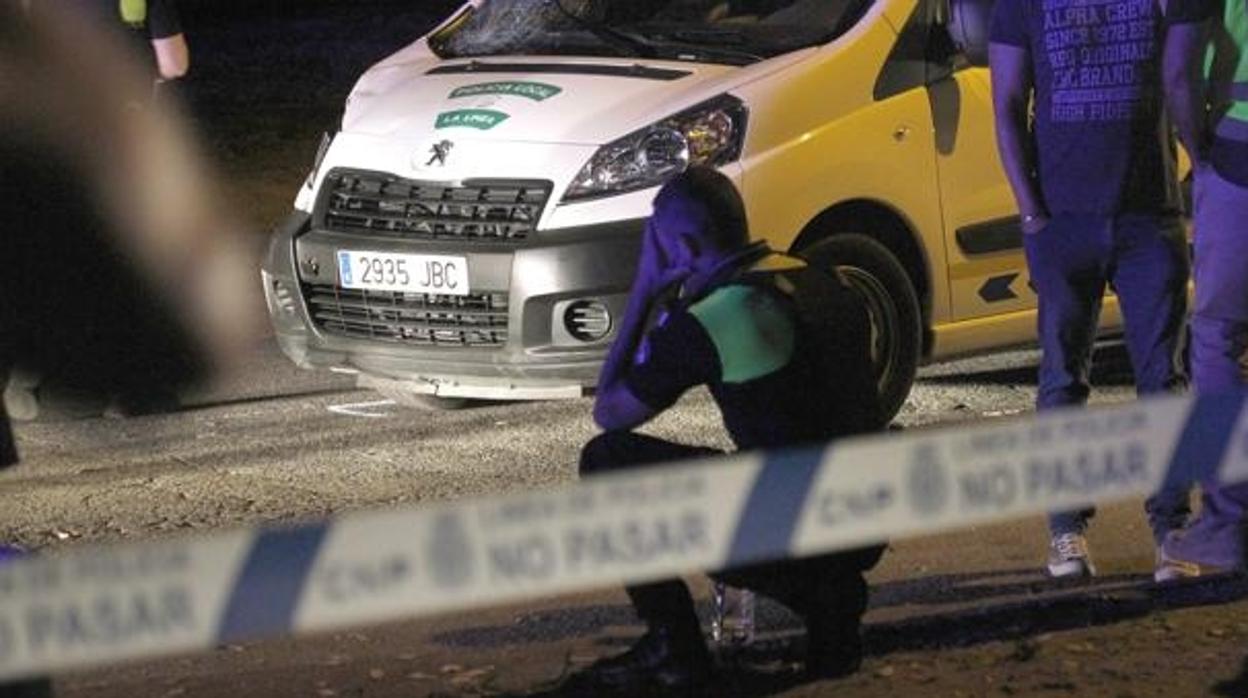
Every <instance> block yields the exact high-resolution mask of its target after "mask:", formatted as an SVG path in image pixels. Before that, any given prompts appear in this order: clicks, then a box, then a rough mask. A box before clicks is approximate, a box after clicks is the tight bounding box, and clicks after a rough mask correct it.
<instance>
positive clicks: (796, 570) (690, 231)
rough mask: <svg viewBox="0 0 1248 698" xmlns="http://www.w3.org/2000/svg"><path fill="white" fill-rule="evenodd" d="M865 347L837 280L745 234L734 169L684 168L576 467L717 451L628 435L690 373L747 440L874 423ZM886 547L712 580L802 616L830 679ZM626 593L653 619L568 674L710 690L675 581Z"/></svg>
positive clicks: (611, 685) (669, 195) (783, 443)
mask: <svg viewBox="0 0 1248 698" xmlns="http://www.w3.org/2000/svg"><path fill="white" fill-rule="evenodd" d="M655 316H657V321H656V322H655V324H654V325H653V326H648V322H649V320H650V319H651V318H654V317H655ZM869 344H870V325H869V320H868V317H867V313H866V309H865V307H864V305H863V303H862V301H861V299H860V298H859V297H858V296H857V295H856V294H855V293H854V292H853V291H852V290H850V289H849V288H848V287H847V286H846V285H845V283H844V281H843V280H841V279H840V278H839V277H838V276H834V275H832V274H828V273H824V272H822V271H819V270H816V269H814V268H811V267H809V266H807V265H806V264H805V263H804V262H802V261H801V260H798V259H796V258H793V257H788V256H784V255H778V254H775V253H773V252H771V251H770V250H769V249H767V247H766V246H765V245H764V244H762V243H755V244H750V243H749V241H748V232H747V228H746V218H745V209H744V206H743V204H742V202H741V197H740V195H739V194H738V193H737V191H736V188H735V187H734V186H733V184H732V182H731V180H729V179H728V178H727V177H725V176H724V175H722V174H720V173H719V172H717V171H715V170H713V169H709V168H697V167H695V168H691V169H689V170H687V171H686V172H684V173H682V174H680V175H678V176H677V177H676V178H674V179H673V180H672V181H670V182H669V183H668V184H666V185H665V186H664V187H663V188H662V189H661V190H660V191H659V194H658V196H656V197H655V201H654V214H653V216H652V217H651V218H650V221H649V223H648V225H647V227H646V232H645V236H644V239H643V243H642V251H641V257H640V260H639V261H638V271H637V277H636V280H635V282H634V285H633V289H632V293H631V295H630V298H629V304H628V309H627V311H626V313H625V317H624V319H623V321H622V323H621V328H620V330H619V333H618V336H617V339H616V340H615V343H614V344H613V345H612V347H611V351H610V353H609V354H608V356H607V360H606V363H605V364H604V366H603V369H602V374H601V376H600V378H599V382H598V396H597V398H596V400H595V403H594V420H595V421H596V422H597V423H598V425H599V426H601V427H602V428H603V430H604V431H605V433H604V434H602V435H600V436H598V437H597V438H595V439H594V440H593V441H591V442H590V443H589V444H588V445H586V447H585V449H584V451H582V455H581V472H582V473H583V474H585V475H588V476H592V475H595V474H597V473H602V472H609V471H613V470H618V469H620V468H626V467H638V466H645V465H653V464H658V463H664V462H669V461H676V460H687V459H691V458H698V457H705V456H708V455H715V454H718V453H719V452H718V451H716V450H715V449H711V448H705V447H701V446H693V445H685V444H679V443H673V442H670V441H664V440H661V439H657V438H654V437H650V436H645V435H642V434H637V433H634V432H633V429H635V428H637V427H639V426H641V425H642V424H643V423H645V422H647V421H649V420H650V419H651V418H653V417H654V416H656V415H658V414H659V413H661V412H663V411H664V410H666V409H668V408H669V407H671V406H672V405H673V404H674V403H675V402H676V400H677V399H678V398H679V397H680V396H681V395H682V394H683V393H684V392H685V391H686V390H688V389H689V388H692V387H695V386H699V385H706V386H708V387H709V388H710V391H711V395H712V396H713V397H714V399H715V403H716V405H717V406H718V407H719V410H720V412H721V413H722V415H723V419H724V426H725V428H726V429H727V431H728V434H729V436H730V437H731V438H732V441H733V443H734V444H735V445H736V446H737V447H738V448H739V449H741V450H750V449H779V448H787V447H794V446H799V445H803V444H818V443H823V442H826V441H827V440H829V439H832V438H836V437H838V436H843V435H847V434H856V433H862V432H866V431H873V430H878V429H880V428H881V427H882V426H883V425H882V420H881V419H880V408H879V396H878V394H877V391H876V387H875V382H874V371H873V369H872V364H871V359H870V351H869ZM708 467H713V466H708ZM797 474H799V473H795V475H797ZM882 553H883V548H882V547H880V546H875V547H869V548H864V549H860V550H853V551H848V552H844V553H837V554H832V555H825V556H820V557H815V558H810V559H804V560H792V561H784V562H775V563H765V564H754V565H750V566H748V567H745V568H741V569H734V570H731V571H728V572H725V573H723V574H720V575H716V577H717V578H718V579H720V580H722V581H723V582H724V583H726V584H729V585H731V586H734V587H742V588H747V589H753V590H755V591H757V592H760V593H762V594H765V595H767V596H771V597H773V598H775V599H777V600H778V601H780V602H781V603H784V604H785V605H787V606H789V607H790V608H792V609H793V610H794V611H796V612H797V613H798V614H799V615H801V616H802V617H803V618H804V619H805V621H806V629H807V639H808V650H807V659H806V669H807V672H808V673H809V674H810V675H811V677H813V678H834V677H839V676H844V675H846V674H849V673H852V672H854V671H856V670H857V668H858V666H859V664H860V663H861V659H862V641H861V638H860V636H859V627H860V623H861V618H862V614H863V613H864V612H865V610H866V604H867V585H866V581H865V580H864V579H863V576H862V573H863V571H864V570H867V569H869V568H870V567H872V566H873V565H875V563H876V562H877V561H878V560H879V558H880V555H881V554H882ZM628 593H629V597H630V598H631V599H632V602H633V606H634V608H635V609H636V611H637V614H638V615H639V616H640V617H641V619H642V620H643V621H645V622H646V624H647V627H648V632H647V633H646V635H645V636H644V637H642V639H641V640H640V641H639V642H638V643H637V644H635V645H634V646H633V647H632V649H630V650H629V651H627V652H625V653H624V654H622V655H620V656H617V657H611V658H608V659H604V660H602V661H600V662H598V663H597V664H595V665H593V666H592V667H590V668H589V669H587V671H586V672H585V673H583V674H581V675H579V676H577V677H576V679H575V681H577V682H581V683H587V684H589V686H590V687H592V689H593V690H594V691H595V694H598V693H600V692H601V691H604V690H626V691H629V692H630V695H653V694H654V692H655V691H659V690H677V691H685V690H694V689H698V688H702V687H705V685H706V683H707V680H708V676H709V673H710V658H709V655H708V652H707V648H706V644H705V641H704V640H703V637H702V629H701V626H700V624H699V622H698V618H697V616H696V615H695V614H694V607H693V600H692V598H690V595H689V590H688V589H687V588H686V586H685V584H684V583H683V582H681V581H679V580H670V581H665V582H657V583H653V584H645V585H640V586H631V587H629V588H628Z"/></svg>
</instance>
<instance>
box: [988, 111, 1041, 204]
mask: <svg viewBox="0 0 1248 698" xmlns="http://www.w3.org/2000/svg"><path fill="white" fill-rule="evenodd" d="M1030 142H1031V133H1030V131H1028V129H1027V111H1026V105H1025V104H1019V105H1013V106H1011V107H1010V108H1009V109H1007V110H1004V111H1002V112H999V113H998V114H997V151H998V153H999V154H1000V156H1001V166H1002V167H1003V168H1004V169H1005V177H1006V179H1007V180H1008V181H1009V183H1010V189H1012V190H1013V191H1014V200H1015V201H1016V202H1017V203H1018V211H1019V213H1020V214H1022V215H1023V216H1037V215H1044V214H1045V213H1047V210H1046V208H1045V205H1044V197H1043V196H1042V195H1041V193H1040V187H1039V186H1038V183H1037V182H1036V177H1035V171H1036V166H1035V163H1034V162H1032V156H1031V153H1032V148H1030V147H1029V144H1030Z"/></svg>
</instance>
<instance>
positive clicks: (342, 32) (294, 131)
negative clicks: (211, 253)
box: [179, 0, 461, 232]
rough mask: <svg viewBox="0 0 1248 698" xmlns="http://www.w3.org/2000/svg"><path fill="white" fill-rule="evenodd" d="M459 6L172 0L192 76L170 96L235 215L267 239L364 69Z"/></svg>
mask: <svg viewBox="0 0 1248 698" xmlns="http://www.w3.org/2000/svg"><path fill="white" fill-rule="evenodd" d="M460 4H461V3H460V2H459V0H408V1H406V2H400V1H397V0H301V1H300V2H290V1H285V2H282V1H279V0H246V1H241V0H240V1H238V2H223V1H222V0H179V8H180V10H181V13H182V17H183V25H184V29H185V33H186V36H187V41H188V43H189V45H190V49H191V71H190V74H189V75H188V77H187V79H186V80H184V81H183V83H184V84H183V85H182V86H181V87H180V88H179V92H180V96H181V97H182V99H183V102H184V103H185V104H186V106H187V111H188V113H189V114H190V116H191V119H192V122H193V124H194V126H195V130H196V131H197V133H198V135H199V137H200V139H201V141H202V143H203V146H204V150H205V152H206V153H207V155H208V156H209V160H211V161H212V162H214V163H215V164H216V165H217V167H218V170H219V172H220V173H221V175H222V177H223V179H224V180H225V183H226V186H227V191H228V193H230V194H231V196H232V197H233V198H234V200H235V201H236V202H237V205H238V206H239V208H240V211H241V212H242V213H243V214H244V215H247V216H249V217H250V218H251V219H252V221H253V223H252V224H253V225H254V226H255V227H256V228H257V229H258V230H260V231H262V232H263V231H267V230H268V229H270V228H271V227H272V226H273V225H274V224H275V223H277V222H279V221H280V219H281V218H282V217H283V216H284V215H285V213H286V212H287V211H289V209H290V205H291V203H292V202H293V199H294V197H295V194H296V193H297V191H298V188H299V186H300V184H301V182H302V180H303V178H304V176H305V175H306V174H307V171H308V169H309V167H310V166H311V164H312V159H313V157H314V156H315V153H316V149H317V145H318V143H319V141H320V137H321V134H322V133H323V132H325V131H334V130H335V129H336V128H337V126H338V123H339V121H340V119H341V116H342V108H343V103H344V101H345V100H346V97H347V94H348V93H349V92H350V90H351V87H352V85H354V84H355V81H356V80H357V79H358V78H359V76H360V75H361V74H362V73H363V72H364V70H365V69H367V68H368V67H369V66H370V65H372V64H374V63H376V62H377V61H379V60H381V59H382V58H385V57H386V56H388V55H390V54H391V53H393V52H394V51H396V50H398V49H400V48H402V47H403V46H405V45H407V44H409V43H411V42H413V41H416V40H417V39H419V38H420V37H421V36H422V35H423V34H425V33H426V32H428V31H429V30H430V29H431V28H433V27H434V26H435V25H437V24H438V23H439V22H440V21H441V20H443V19H444V18H446V17H447V16H448V15H449V14H450V13H451V12H452V11H453V10H454V9H455V8H457V7H459V5H460Z"/></svg>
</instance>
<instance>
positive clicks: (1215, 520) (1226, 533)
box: [1167, 167, 1248, 567]
mask: <svg viewBox="0 0 1248 698" xmlns="http://www.w3.org/2000/svg"><path fill="white" fill-rule="evenodd" d="M1195 198H1196V221H1195V223H1196V240H1195V243H1196V244H1195V247H1196V258H1195V278H1196V301H1195V306H1196V307H1195V308H1194V309H1193V312H1192V384H1193V387H1194V388H1195V389H1196V392H1197V393H1199V394H1203V395H1211V394H1216V393H1220V392H1227V391H1232V390H1243V389H1245V387H1248V189H1245V188H1243V187H1240V186H1237V185H1235V184H1233V183H1231V182H1228V181H1226V180H1225V179H1223V178H1222V177H1221V176H1219V175H1218V173H1217V172H1216V171H1215V170H1214V169H1213V168H1211V167H1210V168H1206V169H1204V170H1201V171H1200V172H1199V173H1198V174H1197V177H1196V190H1195ZM1202 489H1203V496H1202V507H1201V514H1200V518H1199V519H1198V520H1197V521H1196V522H1195V523H1194V524H1193V525H1192V530H1191V531H1189V533H1188V535H1187V536H1185V537H1184V539H1183V543H1182V545H1181V547H1182V549H1181V550H1176V551H1174V552H1175V553H1176V557H1180V558H1183V559H1188V560H1192V561H1194V562H1202V563H1205V564H1210V565H1215V566H1218V567H1238V566H1242V564H1243V548H1244V541H1243V535H1244V533H1245V522H1246V520H1245V516H1248V484H1234V485H1223V484H1221V483H1219V482H1217V481H1216V480H1210V481H1206V482H1204V483H1202ZM1170 552H1171V550H1170V546H1169V545H1168V546H1167V553H1170Z"/></svg>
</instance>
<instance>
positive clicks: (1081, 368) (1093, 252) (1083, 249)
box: [1023, 214, 1190, 542]
mask: <svg viewBox="0 0 1248 698" xmlns="http://www.w3.org/2000/svg"><path fill="white" fill-rule="evenodd" d="M1023 243H1024V249H1025V251H1026V254H1027V265H1028V268H1029V270H1030V272H1031V279H1032V283H1033V284H1034V285H1035V289H1036V293H1037V294H1038V295H1039V298H1040V309H1039V327H1038V333H1039V338H1040V347H1041V350H1042V352H1043V355H1042V358H1041V361H1040V375H1039V394H1038V396H1037V399H1036V408H1037V409H1039V410H1045V409H1051V408H1055V407H1064V406H1068V405H1082V404H1084V403H1085V402H1086V401H1087V399H1088V393H1089V385H1088V371H1089V368H1090V366H1091V360H1092V345H1093V341H1094V340H1095V338H1096V328H1097V322H1098V320H1099V319H1100V313H1101V301H1102V298H1103V296H1104V294H1105V290H1106V288H1107V287H1108V288H1112V289H1113V291H1114V293H1115V294H1117V296H1118V303H1119V306H1120V307H1121V309H1122V315H1123V323H1124V328H1123V329H1124V334H1125V336H1126V344H1127V353H1128V354H1129V356H1130V358H1131V366H1132V369H1133V371H1134V374H1135V384H1136V391H1137V393H1138V394H1140V395H1149V394H1153V393H1162V392H1172V391H1176V390H1180V389H1182V388H1183V387H1184V386H1185V384H1186V379H1185V376H1184V374H1183V370H1182V367H1181V362H1180V352H1181V350H1182V344H1183V342H1182V338H1183V320H1184V314H1185V312H1186V309H1187V295H1186V294H1187V281H1188V270H1189V264H1188V257H1187V246H1186V241H1185V240H1184V236H1183V228H1182V225H1181V223H1180V221H1179V219H1178V218H1177V217H1173V216H1151V215H1138V214H1124V215H1119V216H1088V215H1074V214H1059V215H1055V216H1054V217H1053V218H1052V220H1051V221H1050V223H1049V225H1048V226H1046V227H1045V228H1044V229H1043V230H1041V231H1039V232H1037V233H1034V234H1031V235H1026V236H1024V240H1023ZM1188 490H1189V488H1188V487H1170V488H1165V489H1163V490H1162V491H1161V492H1158V493H1157V494H1156V495H1154V496H1153V497H1152V498H1150V499H1149V501H1148V503H1147V505H1146V511H1147V512H1148V517H1149V524H1150V526H1151V527H1152V529H1153V535H1154V537H1155V538H1156V539H1157V541H1158V542H1160V541H1161V539H1162V538H1163V537H1164V536H1165V534H1166V533H1167V532H1168V531H1170V530H1172V529H1174V528H1177V527H1181V526H1182V525H1183V524H1184V522H1185V521H1186V519H1187V516H1188V514H1189V513H1190V508H1189V505H1188ZM1092 514H1093V511H1092V510H1083V511H1070V512H1058V513H1054V514H1051V515H1050V516H1049V529H1050V531H1052V533H1053V534H1054V535H1057V534H1061V533H1082V532H1083V530H1084V529H1085V528H1087V522H1088V519H1089V518H1090V517H1091V516H1092Z"/></svg>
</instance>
